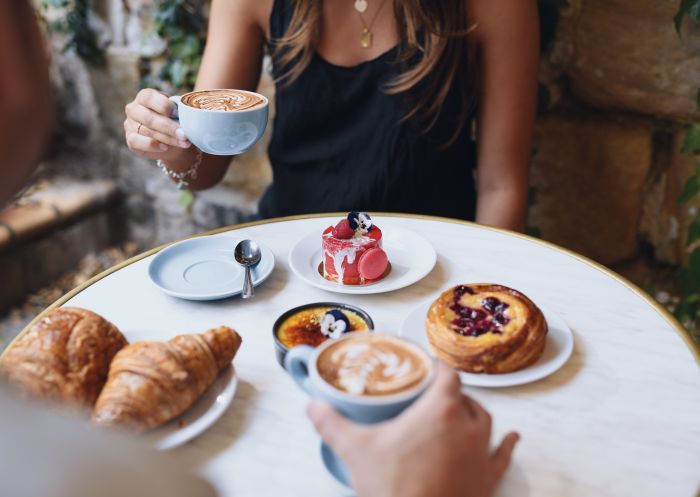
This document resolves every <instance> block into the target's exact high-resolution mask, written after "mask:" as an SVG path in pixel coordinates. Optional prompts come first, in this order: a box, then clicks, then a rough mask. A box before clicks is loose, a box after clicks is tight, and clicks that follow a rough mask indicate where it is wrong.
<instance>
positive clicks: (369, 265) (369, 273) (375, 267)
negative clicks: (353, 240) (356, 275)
mask: <svg viewBox="0 0 700 497" xmlns="http://www.w3.org/2000/svg"><path fill="white" fill-rule="evenodd" d="M387 264H389V258H388V257H387V256H386V252H384V251H383V250H382V249H381V248H379V247H373V248H371V249H369V250H366V251H365V252H363V253H362V255H360V259H359V261H358V263H357V268H358V270H359V272H360V275H361V276H362V277H363V278H364V279H366V280H376V279H377V278H380V277H381V276H382V275H383V274H384V271H386V266H387Z"/></svg>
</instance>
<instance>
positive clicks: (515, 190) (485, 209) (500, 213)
mask: <svg viewBox="0 0 700 497" xmlns="http://www.w3.org/2000/svg"><path fill="white" fill-rule="evenodd" d="M526 216H527V188H521V187H517V186H513V187H510V188H509V187H505V188H498V189H492V190H487V191H484V192H480V193H479V197H478V201H477V206H476V221H477V222H478V223H480V224H485V225H489V226H495V227H497V228H505V229H510V230H514V231H524V229H525V220H526Z"/></svg>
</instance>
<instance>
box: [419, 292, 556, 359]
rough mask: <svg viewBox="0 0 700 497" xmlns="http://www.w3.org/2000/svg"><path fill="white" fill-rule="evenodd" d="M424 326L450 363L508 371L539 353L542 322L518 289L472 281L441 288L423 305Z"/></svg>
mask: <svg viewBox="0 0 700 497" xmlns="http://www.w3.org/2000/svg"><path fill="white" fill-rule="evenodd" d="M426 332H427V338H428V343H429V344H430V347H431V348H432V349H433V351H434V352H435V354H436V355H437V356H438V357H440V358H441V359H442V360H443V361H445V362H446V363H447V364H449V365H450V366H452V367H454V368H455V369H458V370H460V371H466V372H470V373H510V372H513V371H517V370H520V369H523V368H526V367H528V366H530V365H532V364H534V363H535V362H537V360H538V359H539V358H540V356H541V355H542V352H543V350H544V346H545V341H546V337H547V322H546V321H545V319H544V315H543V314H542V311H541V310H540V309H539V308H538V307H537V306H536V305H535V304H534V303H533V302H532V301H531V300H530V299H529V298H528V297H526V296H525V295H523V294H522V293H520V292H519V291H517V290H513V289H512V288H508V287H505V286H502V285H497V284H492V283H478V284H470V285H458V286H455V287H453V288H450V289H449V290H447V291H445V292H443V293H442V295H440V297H438V299H437V300H436V301H435V302H434V303H433V304H432V305H431V306H430V309H429V310H428V315H427V317H426Z"/></svg>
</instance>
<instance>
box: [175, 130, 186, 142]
mask: <svg viewBox="0 0 700 497" xmlns="http://www.w3.org/2000/svg"><path fill="white" fill-rule="evenodd" d="M175 136H177V139H178V140H180V141H182V142H184V141H187V137H186V136H185V132H184V131H182V128H177V129H176V130H175Z"/></svg>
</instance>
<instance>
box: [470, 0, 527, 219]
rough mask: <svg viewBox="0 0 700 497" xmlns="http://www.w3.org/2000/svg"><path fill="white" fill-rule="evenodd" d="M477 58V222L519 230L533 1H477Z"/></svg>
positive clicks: (523, 193) (524, 198)
mask: <svg viewBox="0 0 700 497" xmlns="http://www.w3.org/2000/svg"><path fill="white" fill-rule="evenodd" d="M471 10H472V15H473V19H474V21H475V23H476V24H477V26H476V29H475V30H474V38H475V41H476V43H477V51H478V57H479V76H478V77H479V88H478V105H479V113H478V117H477V140H478V154H477V155H478V169H477V191H478V201H477V209H476V221H477V222H479V223H482V224H488V225H492V226H497V227H501V228H508V229H513V230H519V231H522V230H523V229H524V227H525V217H526V210H527V189H528V169H529V163H530V156H531V153H532V134H533V129H534V122H535V112H536V105H537V103H536V99H537V96H536V95H537V71H538V62H539V23H538V18H537V3H536V2H535V0H499V1H497V2H495V1H493V0H476V1H474V2H472V4H471Z"/></svg>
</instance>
